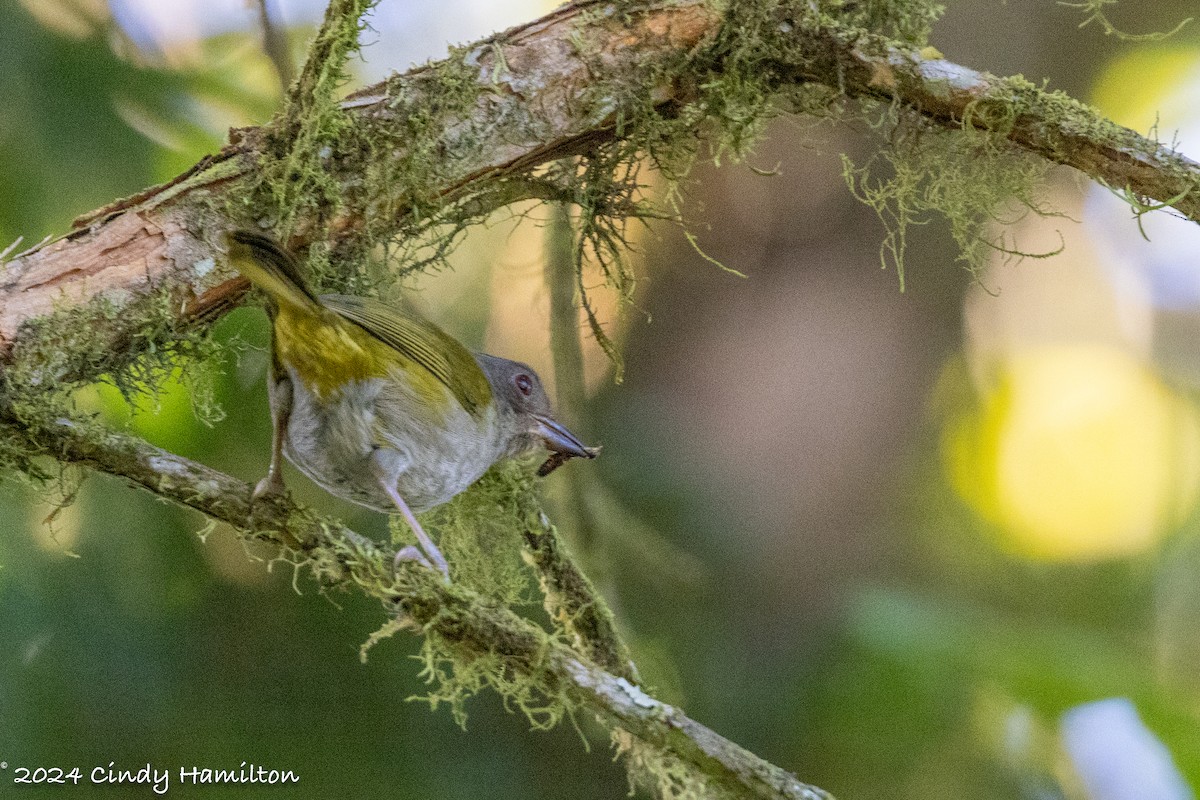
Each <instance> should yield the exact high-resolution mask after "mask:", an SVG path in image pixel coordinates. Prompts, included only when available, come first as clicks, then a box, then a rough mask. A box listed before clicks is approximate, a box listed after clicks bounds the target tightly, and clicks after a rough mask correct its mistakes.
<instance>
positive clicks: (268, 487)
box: [250, 472, 287, 500]
mask: <svg viewBox="0 0 1200 800" xmlns="http://www.w3.org/2000/svg"><path fill="white" fill-rule="evenodd" d="M285 494H287V487H286V486H284V485H283V477H282V476H281V475H280V474H279V473H278V472H272V473H269V474H268V475H267V476H266V477H265V478H263V479H262V480H260V481H259V482H258V483H256V484H255V485H254V492H253V494H251V495H250V499H251V500H261V499H263V498H264V497H282V496H284V495H285Z"/></svg>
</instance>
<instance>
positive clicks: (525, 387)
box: [513, 372, 533, 397]
mask: <svg viewBox="0 0 1200 800" xmlns="http://www.w3.org/2000/svg"><path fill="white" fill-rule="evenodd" d="M513 383H515V384H516V385H517V391H519V392H520V393H521V394H523V395H525V396H526V397H529V395H530V394H532V393H533V378H531V377H529V376H528V375H526V374H525V373H524V372H522V373H521V374H520V375H518V376H517V377H515V378H513Z"/></svg>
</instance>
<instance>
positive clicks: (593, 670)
mask: <svg viewBox="0 0 1200 800" xmlns="http://www.w3.org/2000/svg"><path fill="white" fill-rule="evenodd" d="M0 427H4V428H6V429H7V430H5V431H4V433H5V435H9V436H15V437H20V438H22V439H24V440H26V441H28V442H29V443H30V444H32V445H34V446H35V447H37V448H38V449H39V450H40V451H41V452H43V453H44V454H46V455H50V456H52V457H54V458H56V459H58V460H60V461H63V462H67V463H74V464H81V465H83V466H87V467H90V468H92V469H94V470H97V471H99V472H103V473H107V474H109V475H113V476H116V477H118V478H120V479H122V480H124V481H125V482H126V483H129V484H131V485H133V486H136V487H139V488H142V489H146V490H148V491H150V492H151V493H152V494H154V495H156V496H158V497H161V498H165V499H167V500H170V501H172V502H174V503H176V504H178V505H181V506H184V507H186V508H191V509H194V510H196V511H199V512H201V513H202V514H204V515H205V516H207V517H209V518H211V519H214V520H217V521H219V522H225V523H227V524H229V525H231V526H232V527H233V528H234V529H235V530H236V531H237V533H238V535H239V536H241V537H243V538H246V539H254V540H259V541H266V542H270V543H274V544H277V545H280V546H282V547H285V548H288V549H289V550H291V551H293V552H294V553H296V554H297V555H299V556H300V557H301V558H302V559H303V562H302V563H303V564H304V565H306V566H308V567H309V568H310V569H311V570H312V573H313V575H314V577H315V578H316V579H317V580H318V581H319V582H320V583H321V584H322V585H323V586H326V587H328V588H354V589H357V590H359V591H362V592H364V593H366V594H368V595H370V596H373V597H376V598H377V599H379V600H380V601H381V602H383V604H384V606H385V607H387V608H388V609H390V610H391V612H392V613H393V614H398V615H401V616H402V617H404V618H407V619H409V620H412V621H413V622H415V623H416V624H417V625H418V626H420V627H421V628H422V629H423V630H424V631H425V632H426V633H435V634H437V635H438V636H440V637H441V638H442V640H444V641H446V642H448V643H450V644H451V645H453V646H454V647H455V648H457V649H458V650H460V651H461V652H462V653H464V654H466V655H467V656H471V655H478V654H485V653H497V652H498V651H499V652H500V653H501V654H502V656H503V658H504V663H505V667H506V669H507V670H511V671H513V672H514V673H516V674H518V675H524V676H528V677H530V678H534V679H538V680H544V681H546V682H547V685H548V686H549V687H550V689H551V690H557V691H561V692H563V693H564V694H565V696H566V697H567V698H568V700H569V701H570V702H571V703H572V704H574V705H576V706H577V707H579V708H582V709H587V710H588V711H591V712H593V713H594V714H596V716H597V718H598V719H599V721H600V722H601V723H602V724H603V725H604V726H605V727H607V728H608V729H610V730H612V731H618V730H620V731H626V732H628V734H631V735H632V736H634V737H636V739H637V740H639V741H640V742H642V743H643V744H644V745H646V746H648V747H650V748H652V749H653V750H655V751H656V752H659V753H661V754H663V755H664V756H667V757H671V758H673V759H678V760H679V761H680V762H682V763H683V764H685V765H686V766H687V768H688V769H689V770H690V771H692V772H693V774H694V776H695V777H696V778H698V779H699V780H700V781H701V782H702V783H703V784H705V785H707V786H708V787H709V788H710V789H713V790H718V789H719V790H724V791H726V792H732V793H734V794H736V795H737V796H741V797H756V798H764V799H767V800H781V799H783V798H791V799H793V800H827V799H828V798H829V795H828V794H827V793H825V792H823V791H821V790H820V789H817V788H815V787H812V786H808V785H805V784H803V783H801V782H800V781H798V780H797V779H796V777H795V776H794V775H791V774H790V773H788V772H785V771H784V770H782V769H780V768H779V767H776V766H774V765H773V764H770V763H768V762H766V761H764V760H762V759H761V758H758V757H757V756H755V755H754V754H752V753H750V752H748V751H747V750H745V749H743V748H741V747H739V746H738V745H736V744H734V743H733V742H731V741H729V740H728V739H725V738H724V737H722V736H720V735H718V734H717V733H715V732H713V731H712V730H710V729H708V728H706V727H705V726H703V725H701V724H700V723H698V722H696V721H695V720H692V719H690V718H689V717H688V716H687V715H686V714H684V713H683V712H682V711H681V710H679V709H678V708H675V707H673V706H670V705H668V704H666V703H663V702H660V701H658V700H656V699H654V698H653V697H651V696H650V695H649V694H647V693H645V692H644V691H642V690H641V689H639V688H638V687H636V686H634V685H633V684H631V683H630V682H629V681H628V680H626V679H625V678H623V677H618V676H616V675H612V674H610V673H608V672H605V671H604V670H602V669H600V668H599V667H597V666H596V665H595V664H593V663H592V662H590V661H588V660H587V659H585V658H583V657H582V656H580V655H578V654H577V653H575V652H574V651H573V650H571V649H570V648H568V647H566V646H564V645H563V644H561V643H559V642H557V641H555V640H554V639H552V638H551V637H549V636H548V635H547V634H546V632H545V631H543V630H542V629H541V628H538V627H537V626H535V625H534V624H533V623H531V622H529V621H528V620H525V619H522V618H520V617H518V616H517V615H516V614H514V613H512V612H511V611H509V610H508V609H506V608H502V607H498V606H497V605H496V604H494V603H491V602H488V601H486V600H484V599H483V598H481V597H479V596H478V595H476V594H475V593H474V592H472V591H470V590H469V589H466V588H464V587H462V586H457V585H451V586H447V585H445V584H443V583H442V581H441V580H440V579H439V578H438V576H436V575H434V574H433V573H432V572H431V571H429V570H426V569H424V568H422V567H419V566H417V565H413V564H406V565H404V566H402V567H400V568H398V569H397V568H394V567H393V559H394V558H395V553H394V552H392V551H391V550H389V549H387V548H384V547H380V546H378V545H376V544H375V543H374V542H372V541H371V540H369V539H367V538H366V537H364V536H362V535H360V534H358V533H355V532H354V531H351V530H349V529H348V528H346V527H345V526H344V525H342V524H341V523H340V522H337V521H336V520H333V519H329V518H325V517H321V516H318V515H316V514H314V513H312V512H311V511H308V510H306V509H303V508H301V507H299V506H296V505H295V504H293V503H292V502H291V500H290V499H289V498H278V499H274V498H273V499H271V500H270V501H259V502H256V503H251V500H250V497H251V491H252V487H251V486H250V485H249V484H246V483H243V482H241V481H239V480H236V479H235V478H232V477H230V476H228V475H225V474H224V473H221V472H218V471H217V470H214V469H211V468H209V467H206V466H204V465H203V464H199V463H196V462H194V461H189V460H188V459H186V458H182V457H180V456H177V455H175V454H173V453H169V452H167V451H166V450H162V449H160V448H158V447H155V446H153V445H151V444H149V443H147V442H145V441H143V440H141V439H138V438H136V437H133V436H129V435H126V434H122V433H118V432H115V431H111V430H101V429H98V428H97V427H96V426H95V425H94V424H92V423H81V422H79V421H72V420H67V419H58V420H55V421H54V422H52V423H48V424H45V425H40V426H36V427H29V426H27V425H26V424H24V423H20V422H17V421H15V420H12V419H9V418H2V419H0Z"/></svg>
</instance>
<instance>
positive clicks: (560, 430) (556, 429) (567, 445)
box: [533, 414, 596, 458]
mask: <svg viewBox="0 0 1200 800" xmlns="http://www.w3.org/2000/svg"><path fill="white" fill-rule="evenodd" d="M533 418H534V420H535V421H536V422H537V425H536V426H535V427H534V429H533V432H534V434H535V435H537V436H539V437H541V439H542V441H543V442H545V444H546V448H547V449H549V450H553V451H554V452H555V453H562V454H563V455H566V456H574V457H576V458H595V457H596V450H595V449H593V448H591V447H588V446H587V445H585V444H584V443H583V442H581V441H579V439H578V437H576V436H575V434H573V433H571V432H570V431H569V430H567V429H566V428H564V427H563V426H562V425H561V424H559V422H558V421H557V420H554V419H551V418H550V417H544V416H542V415H541V414H534V415H533Z"/></svg>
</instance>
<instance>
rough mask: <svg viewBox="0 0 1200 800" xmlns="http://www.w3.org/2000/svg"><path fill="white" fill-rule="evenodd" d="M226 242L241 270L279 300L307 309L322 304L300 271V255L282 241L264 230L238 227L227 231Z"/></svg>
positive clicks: (236, 265)
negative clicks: (278, 240)
mask: <svg viewBox="0 0 1200 800" xmlns="http://www.w3.org/2000/svg"><path fill="white" fill-rule="evenodd" d="M225 243H226V245H227V246H228V248H229V260H230V262H231V263H232V264H233V266H234V267H235V268H237V271H238V272H240V273H242V274H243V275H245V276H246V278H248V279H249V280H250V282H251V283H253V284H254V285H255V286H257V287H258V288H259V289H262V290H263V291H264V292H266V293H267V295H268V296H269V297H270V298H271V299H272V300H274V301H275V302H276V303H278V304H280V305H289V306H294V307H296V308H299V309H304V310H308V309H312V308H313V307H314V306H318V305H320V303H318V302H317V298H316V296H315V295H313V293H312V290H310V289H309V288H308V285H307V284H306V283H305V282H304V278H303V277H302V276H301V275H300V267H299V265H297V264H296V259H295V258H293V257H292V256H291V255H290V254H289V253H288V252H287V251H285V250H284V249H283V248H282V247H281V246H280V245H279V242H277V241H275V240H274V239H272V238H271V237H269V236H264V235H262V234H261V233H255V232H253V231H246V230H236V231H228V232H227V233H226V234H225Z"/></svg>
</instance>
